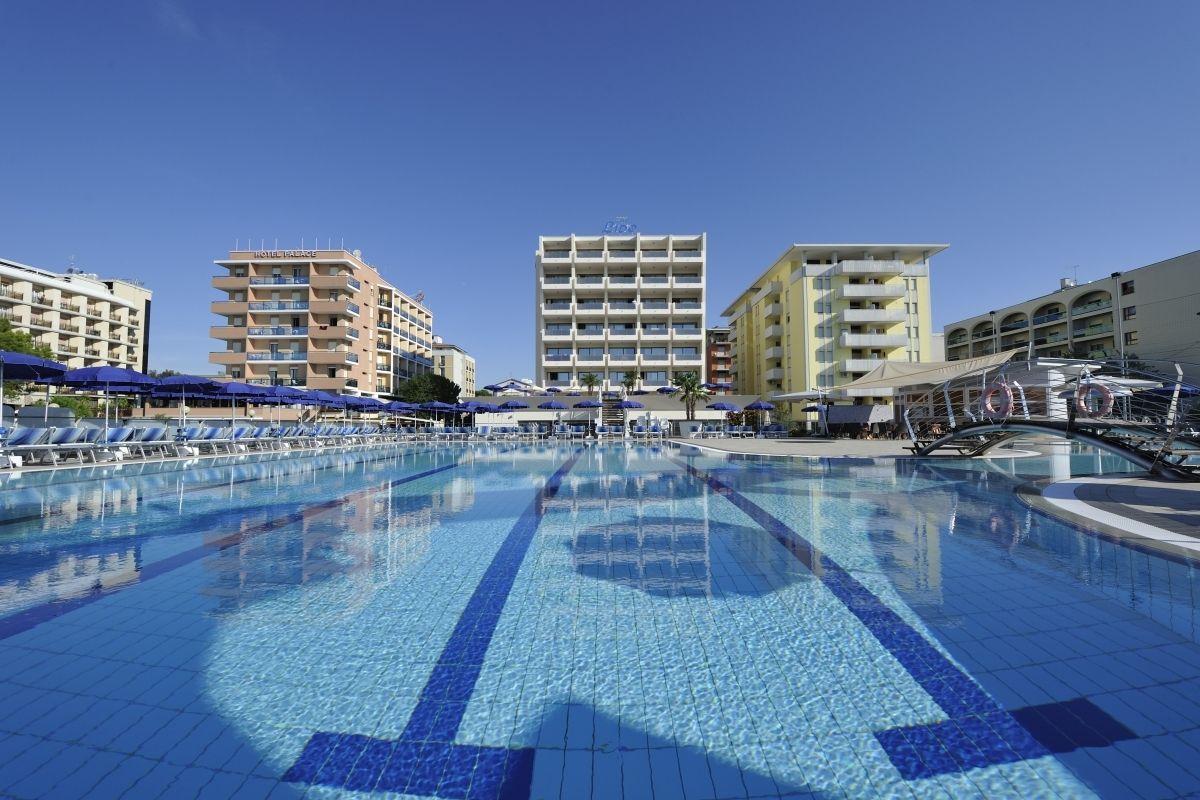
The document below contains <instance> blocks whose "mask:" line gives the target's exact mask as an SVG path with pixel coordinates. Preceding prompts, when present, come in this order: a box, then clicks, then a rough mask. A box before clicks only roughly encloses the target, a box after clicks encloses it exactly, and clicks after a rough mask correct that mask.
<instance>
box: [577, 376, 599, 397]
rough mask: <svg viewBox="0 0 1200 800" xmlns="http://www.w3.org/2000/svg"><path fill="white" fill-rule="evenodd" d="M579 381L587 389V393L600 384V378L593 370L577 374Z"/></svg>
mask: <svg viewBox="0 0 1200 800" xmlns="http://www.w3.org/2000/svg"><path fill="white" fill-rule="evenodd" d="M579 382H580V383H582V384H583V386H584V388H585V389H587V390H588V394H591V393H592V392H593V391H595V390H596V387H597V386H598V385H599V384H600V378H598V377H597V376H596V373H594V372H585V373H583V374H582V375H580V376H579Z"/></svg>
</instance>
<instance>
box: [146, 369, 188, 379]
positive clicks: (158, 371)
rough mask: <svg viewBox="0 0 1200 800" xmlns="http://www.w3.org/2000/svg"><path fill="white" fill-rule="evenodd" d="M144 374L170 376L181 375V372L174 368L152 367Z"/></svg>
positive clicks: (159, 376) (161, 376)
mask: <svg viewBox="0 0 1200 800" xmlns="http://www.w3.org/2000/svg"><path fill="white" fill-rule="evenodd" d="M146 374H147V375H149V376H150V377H151V378H170V377H171V376H172V375H182V374H183V373H181V372H180V371H179V370H174V369H152V370H150V371H149V372H147V373H146Z"/></svg>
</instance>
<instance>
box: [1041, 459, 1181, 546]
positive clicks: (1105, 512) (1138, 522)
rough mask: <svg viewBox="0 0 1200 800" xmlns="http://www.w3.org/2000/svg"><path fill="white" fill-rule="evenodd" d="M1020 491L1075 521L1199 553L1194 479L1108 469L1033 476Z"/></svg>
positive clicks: (1044, 508) (1053, 512)
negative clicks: (1050, 477)
mask: <svg viewBox="0 0 1200 800" xmlns="http://www.w3.org/2000/svg"><path fill="white" fill-rule="evenodd" d="M1021 495H1022V497H1023V499H1024V500H1025V501H1026V502H1028V503H1029V504H1030V505H1032V506H1034V507H1035V508H1039V509H1040V510H1042V511H1045V512H1046V513H1049V514H1051V515H1054V516H1057V517H1061V518H1065V519H1067V520H1068V521H1070V522H1073V523H1075V524H1078V525H1083V526H1085V527H1088V528H1091V529H1094V530H1098V531H1100V532H1102V533H1105V534H1108V535H1110V536H1119V537H1124V538H1129V537H1133V538H1136V539H1140V540H1142V543H1143V544H1145V545H1146V546H1147V547H1149V548H1151V549H1154V550H1159V551H1164V552H1171V553H1174V554H1176V555H1181V556H1184V557H1186V558H1189V559H1196V558H1200V483H1184V482H1178V481H1163V480H1155V479H1152V478H1147V477H1144V476H1141V475H1111V476H1105V477H1088V478H1071V479H1067V480H1059V481H1038V482H1036V483H1033V484H1029V485H1028V486H1027V487H1026V488H1025V491H1022V492H1021Z"/></svg>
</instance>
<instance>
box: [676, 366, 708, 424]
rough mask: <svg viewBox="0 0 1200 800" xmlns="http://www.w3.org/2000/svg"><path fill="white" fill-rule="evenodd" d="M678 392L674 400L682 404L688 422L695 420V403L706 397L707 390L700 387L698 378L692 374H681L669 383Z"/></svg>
mask: <svg viewBox="0 0 1200 800" xmlns="http://www.w3.org/2000/svg"><path fill="white" fill-rule="evenodd" d="M671 383H673V384H675V388H677V389H679V392H678V393H677V394H676V395H675V398H676V399H677V400H679V402H681V403H683V407H684V409H686V411H687V418H688V421H689V422H691V421H692V420H694V419H696V403H698V402H699V401H701V400H703V399H704V398H706V397H708V390H707V389H705V388H704V387H703V386H701V385H700V376H698V375H697V374H696V373H694V372H683V373H680V374H679V375H676V376H675V379H674V380H673V381H671Z"/></svg>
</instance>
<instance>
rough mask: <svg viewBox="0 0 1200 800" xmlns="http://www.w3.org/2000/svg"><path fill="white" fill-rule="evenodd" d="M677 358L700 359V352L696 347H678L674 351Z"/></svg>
mask: <svg viewBox="0 0 1200 800" xmlns="http://www.w3.org/2000/svg"><path fill="white" fill-rule="evenodd" d="M674 353H675V357H676V358H699V357H700V351H699V350H697V349H696V348H694V347H676V348H675V350H674Z"/></svg>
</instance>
